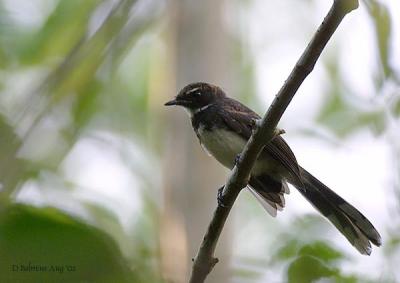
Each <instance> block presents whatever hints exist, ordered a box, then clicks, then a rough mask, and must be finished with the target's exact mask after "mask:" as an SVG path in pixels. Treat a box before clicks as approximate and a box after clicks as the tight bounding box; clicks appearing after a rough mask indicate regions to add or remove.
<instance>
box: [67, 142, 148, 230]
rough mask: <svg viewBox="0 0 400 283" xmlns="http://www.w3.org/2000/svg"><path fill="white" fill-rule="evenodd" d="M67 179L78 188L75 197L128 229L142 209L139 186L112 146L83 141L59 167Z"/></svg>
mask: <svg viewBox="0 0 400 283" xmlns="http://www.w3.org/2000/svg"><path fill="white" fill-rule="evenodd" d="M62 168H63V169H62V170H63V172H64V175H65V176H66V179H68V180H71V181H72V182H73V183H75V184H77V185H78V186H80V190H78V191H77V196H78V197H79V198H82V199H84V200H86V201H89V202H94V203H97V204H99V205H101V206H105V207H108V208H109V209H110V210H111V211H113V212H114V213H116V215H117V216H118V219H119V220H120V223H121V224H122V225H123V226H124V227H125V228H130V227H131V225H132V224H134V223H135V221H134V220H135V219H136V218H137V215H139V211H140V210H141V209H142V204H141V201H140V191H139V187H140V186H139V183H138V181H137V179H136V178H135V177H134V176H133V175H132V172H131V171H130V170H129V168H128V167H127V166H126V165H125V164H123V162H122V160H121V158H120V156H119V155H118V153H117V152H116V151H115V149H114V148H112V147H111V146H110V147H108V146H105V145H104V144H102V143H101V142H99V141H96V140H94V139H93V140H92V139H84V140H82V141H80V142H78V144H77V145H76V146H75V148H74V149H73V150H72V151H71V153H70V154H69V156H68V157H67V158H66V160H65V161H64V163H63V165H62Z"/></svg>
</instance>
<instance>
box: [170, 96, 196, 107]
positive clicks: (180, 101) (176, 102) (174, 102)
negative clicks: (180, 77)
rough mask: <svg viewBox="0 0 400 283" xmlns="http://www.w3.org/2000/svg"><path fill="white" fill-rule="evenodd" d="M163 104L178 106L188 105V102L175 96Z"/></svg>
mask: <svg viewBox="0 0 400 283" xmlns="http://www.w3.org/2000/svg"><path fill="white" fill-rule="evenodd" d="M164 105H165V106H171V105H179V106H183V107H187V106H188V105H190V102H189V101H187V100H183V99H177V98H176V97H175V99H172V100H171V101H168V102H167V103H165V104H164Z"/></svg>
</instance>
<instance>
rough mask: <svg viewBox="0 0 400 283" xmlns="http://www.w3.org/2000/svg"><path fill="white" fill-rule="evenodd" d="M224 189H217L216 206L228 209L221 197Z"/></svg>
mask: <svg viewBox="0 0 400 283" xmlns="http://www.w3.org/2000/svg"><path fill="white" fill-rule="evenodd" d="M224 187H225V186H222V187H221V188H219V189H218V193H217V202H218V206H221V207H225V208H226V207H229V205H226V204H225V203H224V195H223V192H224Z"/></svg>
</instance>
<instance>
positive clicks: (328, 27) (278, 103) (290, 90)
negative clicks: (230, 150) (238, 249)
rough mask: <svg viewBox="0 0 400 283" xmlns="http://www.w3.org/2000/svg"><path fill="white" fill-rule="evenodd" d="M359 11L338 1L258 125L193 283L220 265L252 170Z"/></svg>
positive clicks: (347, 0)
mask: <svg viewBox="0 0 400 283" xmlns="http://www.w3.org/2000/svg"><path fill="white" fill-rule="evenodd" d="M357 8H358V1H357V0H334V2H333V4H332V7H331V8H330V10H329V12H328V14H327V15H326V17H325V19H324V20H323V22H322V23H321V25H320V26H319V28H318V30H317V31H316V33H315V34H314V36H313V38H312V39H311V41H310V43H309V44H308V46H307V47H306V49H305V50H304V52H303V54H302V55H301V57H300V58H299V60H298V61H297V63H296V65H295V66H294V68H293V70H292V71H291V73H290V74H289V77H288V78H287V80H286V81H285V83H284V85H283V86H282V88H281V89H280V90H279V92H278V94H277V95H276V96H275V99H274V100H273V102H272V103H271V106H270V107H269V109H268V111H267V113H266V114H265V115H264V117H263V118H262V120H261V121H258V123H256V124H257V127H255V130H254V132H253V134H252V135H251V137H250V139H249V140H248V142H247V144H246V146H245V147H244V149H243V151H242V153H241V155H240V159H239V161H238V162H237V164H236V166H235V167H234V168H233V169H232V171H231V175H230V176H229V179H228V180H227V182H226V184H225V187H224V190H223V192H222V197H223V200H224V205H225V206H220V205H218V206H217V208H216V210H215V211H214V215H213V218H212V220H211V222H210V224H209V226H208V230H207V232H206V234H205V236H204V239H203V242H202V243H201V246H200V249H199V252H198V254H197V256H196V258H195V259H194V260H193V261H194V263H193V267H192V274H191V277H190V281H189V282H190V283H201V282H204V280H205V279H206V277H207V275H208V274H209V273H210V272H211V270H212V269H213V268H214V266H215V264H217V262H218V259H217V258H215V257H214V251H215V247H216V245H217V241H218V238H219V236H220V235H221V232H222V229H223V227H224V224H225V222H226V219H227V217H228V215H229V212H230V210H231V207H232V205H233V203H234V202H235V200H236V198H237V197H238V195H239V193H240V191H241V190H242V189H243V188H244V187H246V186H247V183H248V180H249V178H250V173H251V170H252V168H253V166H254V163H255V161H256V160H257V157H258V155H259V153H260V152H261V150H262V149H263V147H264V146H265V144H266V143H268V142H269V141H270V140H271V139H272V138H273V137H274V135H276V134H279V132H276V130H275V129H276V126H277V124H278V122H279V120H280V119H281V117H282V115H283V113H284V112H285V110H286V108H287V106H288V105H289V103H290V101H291V100H292V98H293V97H294V95H295V93H296V92H297V90H298V89H299V87H300V85H301V84H302V83H303V81H304V79H305V78H306V77H307V76H308V75H309V74H310V73H311V72H312V70H313V69H314V66H315V63H316V62H317V60H318V58H319V56H320V55H321V53H322V50H323V49H324V48H325V46H326V44H327V43H328V41H329V39H330V38H331V36H332V35H333V33H334V32H335V30H336V29H337V27H338V26H339V24H340V22H341V21H342V20H343V18H344V17H345V16H346V15H347V14H348V13H350V12H351V11H352V10H354V9H357Z"/></svg>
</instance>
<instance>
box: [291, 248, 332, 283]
mask: <svg viewBox="0 0 400 283" xmlns="http://www.w3.org/2000/svg"><path fill="white" fill-rule="evenodd" d="M337 274H338V271H337V269H334V268H331V267H329V266H328V265H326V264H325V263H324V262H323V261H321V260H320V259H318V258H316V257H313V256H309V255H302V256H299V257H298V258H296V259H295V260H294V261H293V262H292V263H291V264H290V265H289V268H288V271H287V276H288V282H289V283H309V282H313V281H315V280H317V279H320V278H325V277H331V276H335V275H337Z"/></svg>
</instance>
